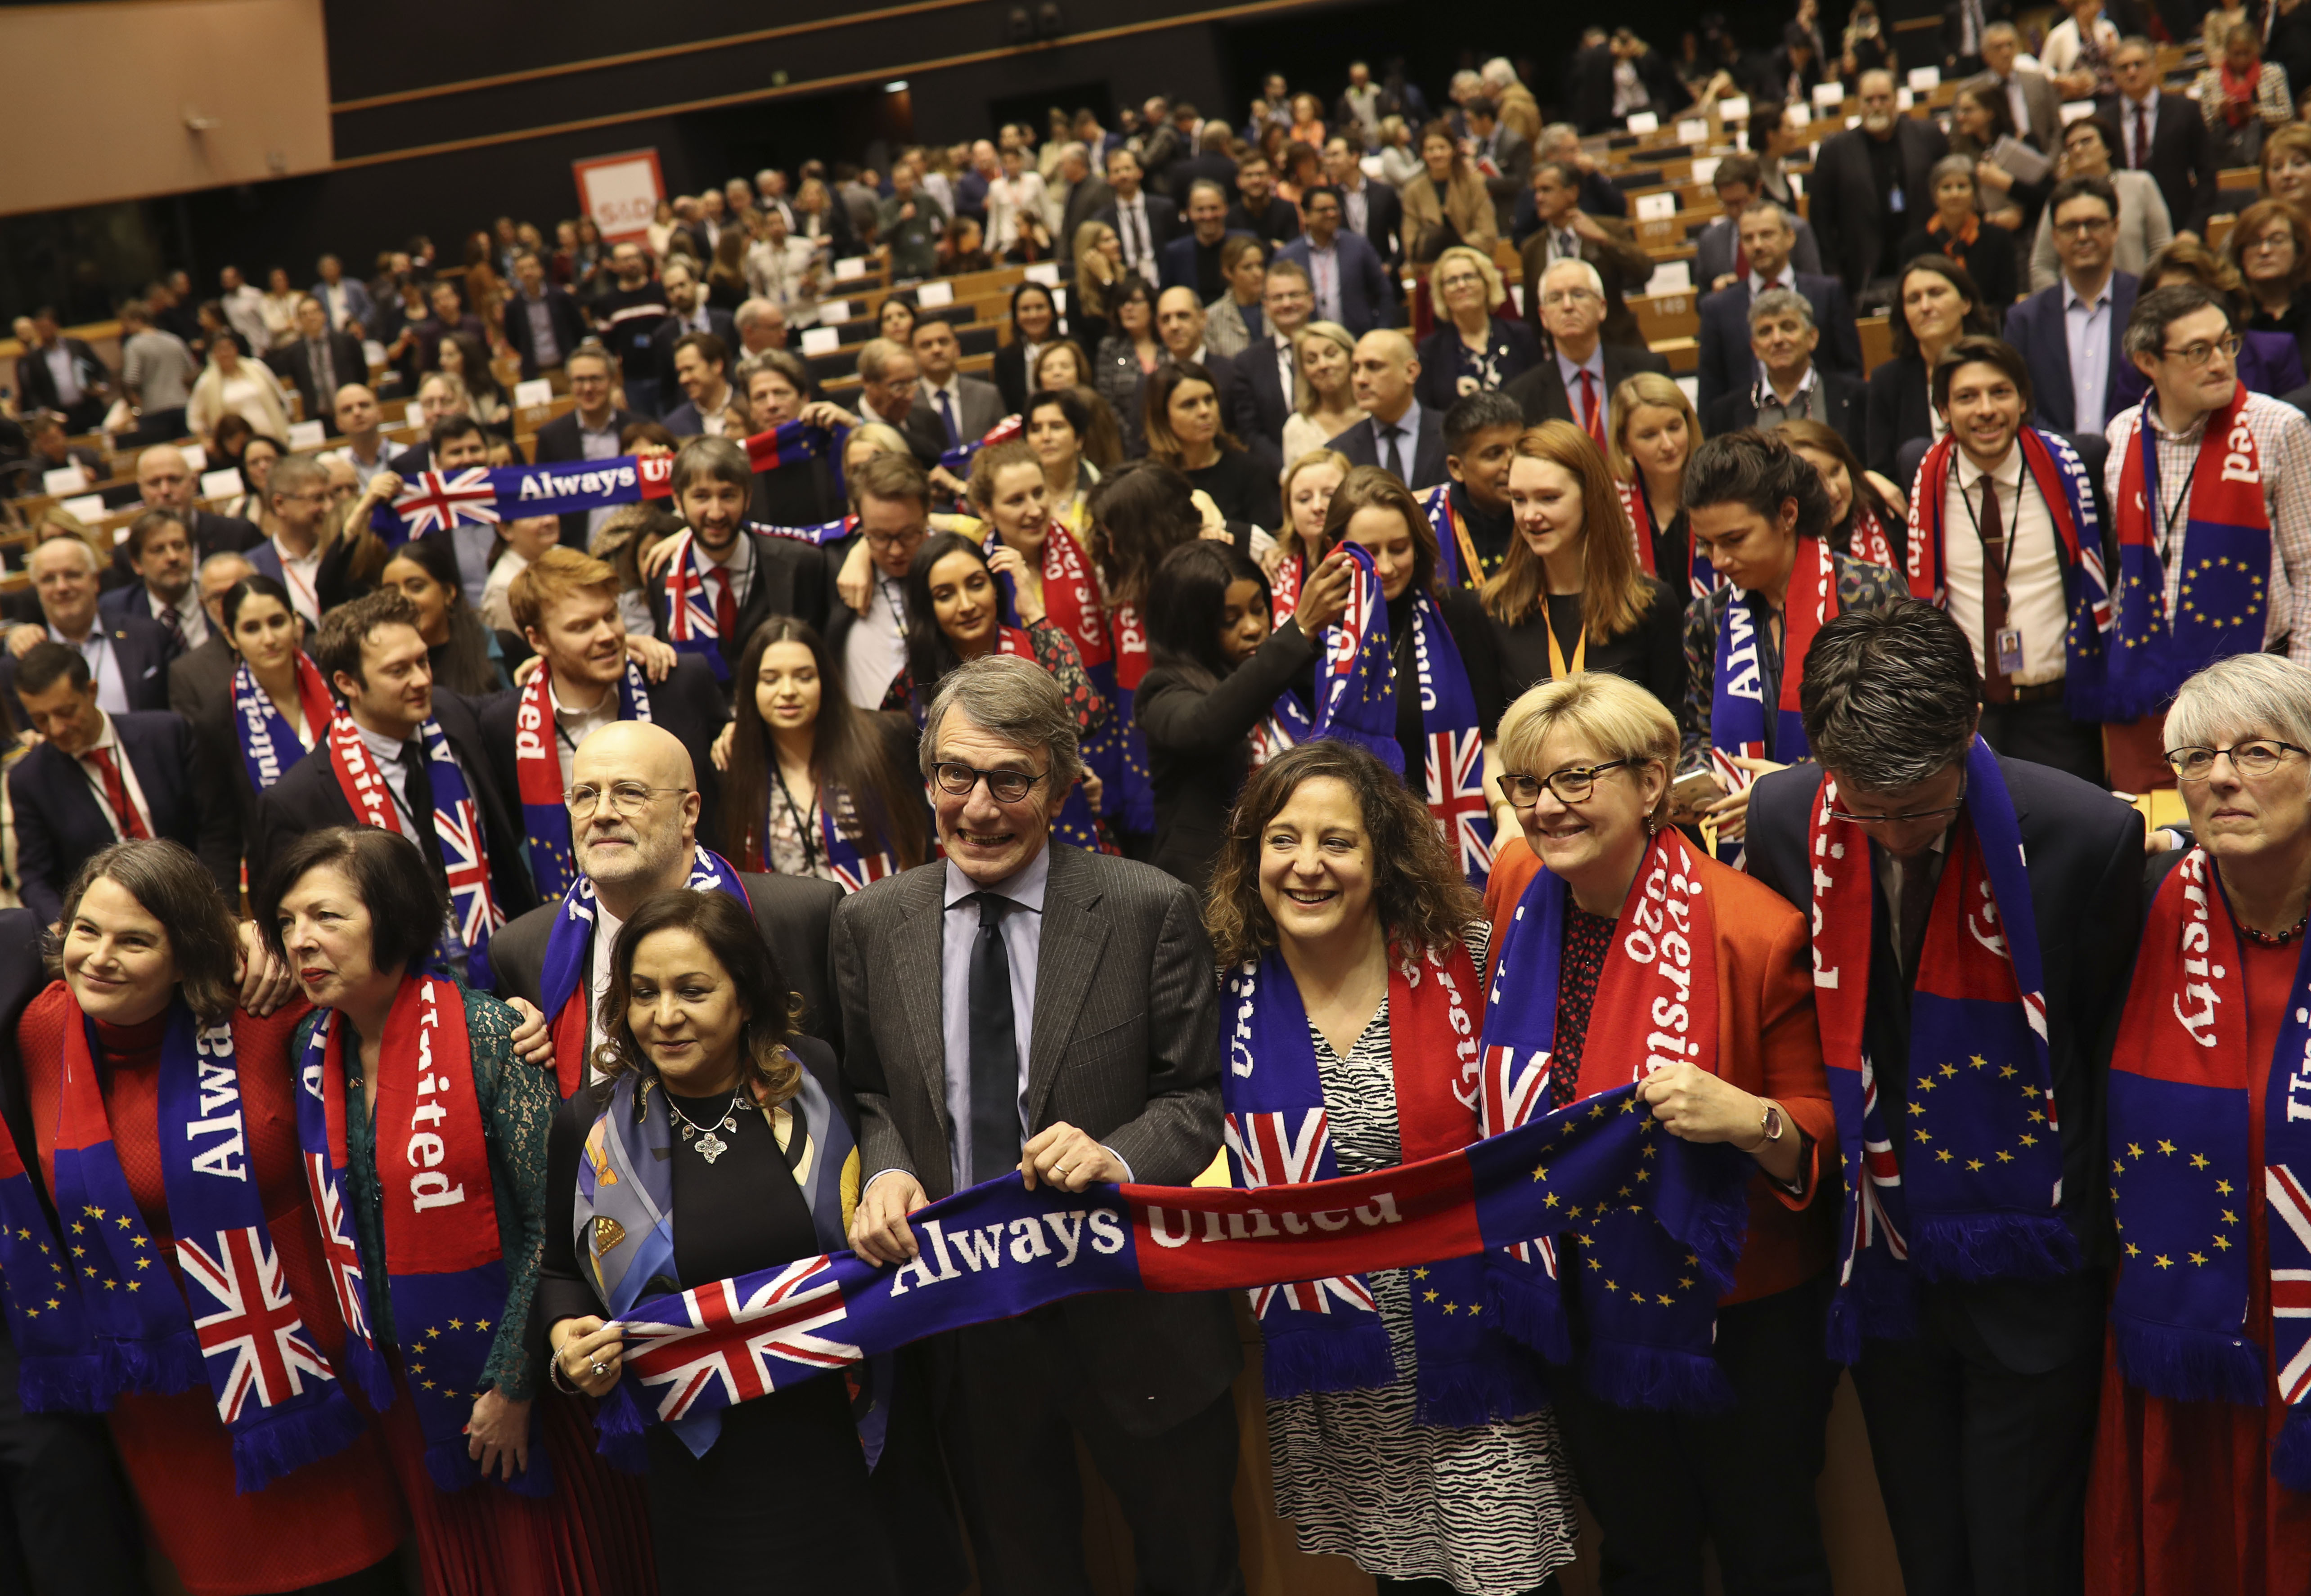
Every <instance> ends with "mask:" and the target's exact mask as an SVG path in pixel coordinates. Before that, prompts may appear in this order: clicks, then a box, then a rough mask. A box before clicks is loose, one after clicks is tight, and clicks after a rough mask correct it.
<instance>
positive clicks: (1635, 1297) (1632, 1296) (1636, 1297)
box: [1629, 1291, 1645, 1303]
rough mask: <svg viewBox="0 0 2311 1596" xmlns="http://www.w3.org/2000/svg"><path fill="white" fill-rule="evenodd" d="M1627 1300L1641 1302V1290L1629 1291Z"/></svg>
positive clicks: (1642, 1300) (1643, 1295)
mask: <svg viewBox="0 0 2311 1596" xmlns="http://www.w3.org/2000/svg"><path fill="white" fill-rule="evenodd" d="M1629 1300H1630V1301H1631V1302H1635V1303H1642V1302H1644V1300H1645V1294H1644V1292H1642V1291H1632V1292H1630V1293H1629Z"/></svg>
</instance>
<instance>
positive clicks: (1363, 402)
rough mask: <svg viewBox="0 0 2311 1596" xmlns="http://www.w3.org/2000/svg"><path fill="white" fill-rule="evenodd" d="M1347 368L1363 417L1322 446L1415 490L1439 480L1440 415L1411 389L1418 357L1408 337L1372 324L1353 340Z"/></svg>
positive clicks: (1441, 456)
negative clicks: (1382, 469) (1393, 475)
mask: <svg viewBox="0 0 2311 1596" xmlns="http://www.w3.org/2000/svg"><path fill="white" fill-rule="evenodd" d="M1349 369H1350V371H1351V373H1352V375H1353V380H1354V382H1355V384H1356V408H1357V409H1359V410H1361V411H1363V412H1365V419H1364V420H1363V421H1358V422H1357V423H1356V425H1355V426H1353V427H1351V428H1349V429H1347V431H1346V432H1343V433H1341V434H1340V435H1339V437H1338V438H1333V439H1332V440H1331V442H1330V443H1329V444H1327V445H1326V446H1325V447H1328V448H1334V449H1338V450H1339V451H1340V453H1341V454H1343V455H1347V457H1348V464H1351V465H1384V466H1386V467H1387V468H1388V469H1389V470H1390V471H1392V472H1394V473H1396V474H1397V476H1398V477H1399V478H1400V479H1401V480H1402V481H1403V482H1404V484H1405V486H1407V487H1408V488H1410V489H1412V490H1415V491H1416V492H1417V491H1419V490H1423V489H1427V488H1434V487H1436V486H1438V485H1440V484H1441V483H1443V481H1445V480H1446V473H1445V470H1444V418H1443V416H1440V415H1438V414H1437V413H1436V412H1435V411H1433V410H1428V409H1426V408H1424V407H1423V406H1422V404H1421V403H1420V401H1419V399H1418V398H1417V396H1416V395H1414V393H1413V384H1414V383H1416V382H1417V381H1418V380H1419V377H1420V357H1419V356H1418V355H1417V354H1416V353H1414V352H1413V348H1412V340H1411V339H1409V338H1407V337H1406V336H1405V335H1404V334H1402V333H1400V332H1398V331H1397V330H1396V329H1395V328H1393V327H1375V328H1374V330H1373V331H1371V332H1369V333H1366V334H1365V335H1364V336H1363V337H1361V338H1359V339H1357V340H1356V357H1355V359H1354V360H1353V361H1352V362H1351V363H1350V367H1349Z"/></svg>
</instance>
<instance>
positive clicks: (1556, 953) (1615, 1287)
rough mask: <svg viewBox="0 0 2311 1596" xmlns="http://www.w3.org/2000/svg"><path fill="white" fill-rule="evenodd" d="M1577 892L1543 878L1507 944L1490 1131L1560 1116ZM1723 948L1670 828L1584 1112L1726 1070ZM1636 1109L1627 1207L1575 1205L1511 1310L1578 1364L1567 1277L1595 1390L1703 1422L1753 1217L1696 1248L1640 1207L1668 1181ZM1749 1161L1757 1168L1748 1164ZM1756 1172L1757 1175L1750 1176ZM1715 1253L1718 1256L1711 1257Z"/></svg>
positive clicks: (1487, 1081)
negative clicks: (1568, 1326)
mask: <svg viewBox="0 0 2311 1596" xmlns="http://www.w3.org/2000/svg"><path fill="white" fill-rule="evenodd" d="M1571 898H1572V893H1571V891H1570V890H1569V889H1567V888H1566V886H1565V881H1564V880H1563V878H1562V877H1559V876H1557V874H1555V873H1554V872H1551V871H1550V870H1548V868H1547V867H1546V866H1544V867H1543V868H1542V869H1541V871H1540V872H1539V874H1537V875H1536V876H1534V877H1533V879H1532V882H1531V884H1530V886H1528V887H1526V889H1525V890H1524V896H1523V897H1522V898H1520V899H1519V900H1518V902H1517V907H1516V914H1515V915H1514V917H1513V919H1511V921H1510V922H1509V927H1508V930H1507V931H1506V932H1504V934H1503V936H1502V939H1501V948H1500V957H1499V961H1498V963H1497V965H1496V967H1495V969H1494V972H1493V984H1492V990H1491V992H1490V993H1488V995H1487V1004H1486V1010H1485V1032H1484V1040H1483V1047H1484V1051H1483V1061H1482V1064H1483V1077H1482V1084H1483V1092H1484V1104H1485V1128H1486V1130H1487V1132H1490V1133H1493V1134H1498V1133H1499V1132H1502V1131H1504V1130H1508V1129H1512V1128H1513V1127H1515V1126H1517V1125H1520V1124H1523V1123H1527V1122H1528V1121H1529V1120H1530V1118H1531V1117H1532V1116H1533V1115H1534V1114H1535V1113H1536V1112H1538V1111H1541V1110H1545V1109H1546V1108H1547V1107H1548V1101H1549V1092H1548V1080H1549V1075H1550V1071H1551V1070H1552V1067H1553V1066H1552V1063H1551V1060H1552V1058H1553V1055H1554V1054H1555V1052H1556V1048H1557V993H1558V988H1559V984H1560V981H1561V978H1562V974H1563V962H1564V955H1565V905H1566V904H1567V903H1568V902H1570V901H1571ZM1718 1047H1719V1042H1718V1035H1717V940H1716V932H1715V924H1714V914H1713V912H1712V908H1711V905H1710V900H1709V895H1708V892H1707V890H1706V889H1705V877H1704V875H1703V873H1702V865H1701V863H1700V860H1699V858H1698V856H1697V855H1696V854H1695V853H1694V851H1693V849H1692V847H1691V846H1689V845H1688V844H1687V842H1686V840H1685V837H1683V836H1682V835H1681V834H1680V833H1679V831H1678V830H1677V829H1676V828H1674V827H1669V828H1663V829H1661V831H1659V832H1657V833H1656V834H1655V835H1654V837H1653V842H1652V844H1651V845H1650V846H1648V847H1647V849H1646V851H1645V856H1644V860H1643V861H1642V862H1641V863H1639V864H1638V866H1637V875H1636V880H1635V884H1634V885H1632V887H1631V888H1630V889H1629V896H1628V898H1627V900H1626V902H1625V903H1623V905H1622V906H1621V913H1620V916H1619V918H1618V920H1617V921H1616V922H1615V924H1614V926H1613V936H1612V941H1611V942H1610V943H1609V946H1608V950H1607V952H1606V956H1605V967H1604V968H1603V970H1602V971H1600V973H1599V975H1598V978H1597V995H1596V999H1595V1002H1594V1003H1593V1005H1592V1008H1591V1010H1590V1019H1589V1030H1588V1033H1587V1035H1586V1036H1585V1037H1583V1041H1582V1048H1581V1073H1580V1076H1579V1078H1578V1080H1576V1081H1575V1083H1574V1092H1575V1094H1576V1096H1575V1099H1574V1107H1573V1108H1572V1109H1569V1110H1567V1111H1566V1112H1568V1113H1578V1112H1581V1105H1583V1104H1587V1105H1588V1106H1589V1108H1588V1112H1589V1113H1590V1114H1592V1115H1601V1114H1602V1113H1604V1112H1605V1104H1606V1102H1607V1101H1608V1100H1609V1095H1610V1094H1612V1093H1614V1092H1617V1091H1620V1090H1624V1089H1626V1088H1627V1087H1628V1086H1629V1085H1630V1084H1631V1083H1633V1082H1635V1081H1639V1080H1644V1078H1645V1077H1646V1076H1648V1075H1650V1074H1652V1073H1653V1071H1655V1070H1658V1069H1662V1068H1665V1067H1666V1066H1668V1065H1670V1064H1673V1063H1690V1064H1694V1065H1696V1066H1698V1067H1699V1068H1701V1069H1704V1070H1706V1071H1710V1072H1711V1073H1712V1074H1715V1073H1716V1072H1717V1063H1718ZM1623 1108H1624V1112H1629V1113H1635V1114H1639V1115H1645V1111H1644V1106H1643V1105H1642V1104H1639V1103H1637V1102H1636V1101H1635V1098H1634V1097H1632V1098H1630V1099H1628V1100H1627V1102H1626V1104H1625V1105H1624V1106H1623ZM1645 1124H1646V1127H1647V1130H1646V1134H1647V1135H1648V1136H1649V1137H1653V1138H1654V1139H1653V1140H1651V1141H1647V1142H1646V1144H1645V1145H1644V1148H1643V1149H1641V1150H1642V1153H1643V1158H1644V1161H1643V1162H1641V1163H1640V1165H1639V1167H1637V1168H1636V1169H1635V1171H1634V1172H1633V1173H1632V1174H1631V1175H1630V1177H1629V1180H1628V1182H1627V1184H1624V1185H1622V1186H1620V1187H1619V1188H1618V1190H1617V1191H1616V1192H1615V1193H1614V1197H1615V1198H1616V1201H1598V1202H1596V1203H1595V1204H1594V1205H1593V1206H1587V1207H1583V1206H1581V1205H1576V1206H1574V1208H1573V1209H1572V1210H1570V1211H1569V1213H1568V1215H1567V1218H1568V1220H1569V1221H1571V1222H1574V1223H1575V1224H1576V1225H1577V1228H1574V1229H1573V1230H1572V1231H1571V1232H1570V1234H1571V1236H1572V1238H1573V1242H1574V1245H1573V1246H1571V1247H1568V1248H1565V1250H1564V1251H1562V1252H1561V1253H1557V1254H1556V1256H1554V1257H1553V1258H1551V1260H1550V1267H1549V1268H1548V1271H1547V1272H1546V1273H1545V1274H1544V1275H1537V1276H1527V1277H1526V1278H1525V1279H1523V1280H1522V1281H1520V1282H1519V1284H1520V1285H1522V1287H1523V1289H1522V1291H1521V1292H1520V1293H1519V1294H1518V1295H1517V1296H1516V1297H1513V1298H1511V1299H1510V1300H1509V1302H1508V1303H1507V1304H1506V1305H1505V1306H1506V1307H1507V1309H1508V1311H1509V1312H1510V1314H1512V1317H1513V1322H1514V1323H1516V1324H1517V1325H1519V1326H1522V1328H1521V1329H1520V1331H1519V1334H1520V1335H1521V1336H1522V1339H1523V1340H1527V1341H1528V1342H1530V1344H1532V1345H1534V1346H1537V1347H1540V1348H1543V1349H1546V1350H1548V1352H1549V1353H1550V1355H1551V1356H1552V1357H1555V1358H1557V1360H1558V1361H1560V1362H1561V1361H1564V1360H1565V1359H1566V1358H1567V1357H1569V1356H1570V1350H1571V1349H1570V1342H1569V1337H1568V1336H1567V1334H1566V1332H1565V1327H1564V1324H1563V1313H1564V1310H1563V1307H1562V1306H1561V1305H1560V1302H1559V1297H1558V1286H1557V1281H1558V1279H1559V1271H1560V1269H1571V1270H1572V1271H1573V1273H1574V1279H1575V1282H1576V1283H1575V1284H1574V1286H1573V1287H1572V1288H1571V1289H1572V1291H1573V1293H1574V1297H1575V1299H1576V1300H1577V1301H1578V1303H1579V1305H1580V1312H1581V1314H1582V1318H1583V1323H1584V1324H1585V1325H1586V1327H1587V1329H1588V1331H1589V1359H1588V1382H1589V1386H1590V1389H1591V1390H1592V1391H1594V1392H1596V1393H1597V1394H1598V1395H1599V1396H1600V1397H1602V1398H1603V1399H1604V1400H1605V1401H1609V1402H1611V1403H1614V1404H1615V1405H1617V1406H1619V1407H1624V1408H1650V1409H1667V1410H1680V1411H1698V1410H1717V1409H1722V1408H1723V1407H1725V1406H1726V1405H1728V1404H1729V1403H1730V1402H1731V1400H1732V1397H1731V1389H1730V1388H1729V1387H1728V1386H1727V1385H1726V1383H1725V1376H1724V1375H1723V1373H1722V1371H1721V1370H1720V1369H1719V1368H1718V1366H1717V1360H1716V1358H1715V1357H1713V1356H1712V1354H1711V1348H1712V1346H1713V1345H1714V1341H1715V1339H1716V1326H1717V1299H1718V1297H1721V1296H1722V1295H1723V1294H1724V1292H1725V1291H1726V1290H1727V1289H1728V1288H1730V1287H1731V1285H1732V1279H1733V1269H1732V1265H1733V1262H1734V1260H1735V1259H1736V1258H1738V1257H1739V1255H1740V1236H1741V1230H1742V1226H1743V1225H1744V1223H1745V1222H1746V1215H1744V1216H1741V1217H1738V1218H1736V1219H1734V1220H1733V1222H1732V1224H1731V1226H1730V1227H1729V1228H1728V1232H1727V1235H1726V1237H1725V1245H1723V1246H1722V1247H1721V1248H1719V1249H1717V1250H1715V1251H1712V1250H1710V1249H1699V1248H1695V1247H1694V1246H1693V1245H1691V1243H1692V1239H1693V1238H1692V1237H1691V1236H1690V1235H1688V1234H1680V1235H1672V1234H1671V1232H1670V1230H1668V1229H1664V1228H1663V1224H1662V1222H1661V1219H1657V1218H1656V1217H1655V1216H1654V1215H1653V1213H1651V1212H1649V1211H1647V1210H1646V1209H1645V1207H1644V1203H1643V1202H1642V1201H1634V1200H1638V1199H1642V1198H1643V1197H1644V1195H1645V1194H1646V1188H1647V1187H1648V1186H1650V1185H1651V1184H1652V1183H1653V1181H1654V1180H1655V1179H1656V1178H1658V1177H1657V1176H1656V1175H1655V1173H1654V1167H1653V1163H1652V1161H1651V1160H1653V1158H1654V1157H1655V1155H1656V1152H1657V1150H1658V1148H1659V1144H1660V1142H1661V1141H1668V1140H1670V1138H1667V1137H1666V1136H1657V1135H1656V1134H1655V1132H1654V1131H1653V1118H1652V1116H1651V1115H1645ZM1740 1162H1741V1163H1742V1164H1744V1165H1749V1160H1748V1159H1742V1160H1740ZM1749 1167H1751V1168H1754V1165H1750V1166H1749ZM1705 1253H1706V1254H1707V1256H1705V1255H1704V1254H1705Z"/></svg>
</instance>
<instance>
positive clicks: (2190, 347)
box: [2158, 333, 2239, 371]
mask: <svg viewBox="0 0 2311 1596" xmlns="http://www.w3.org/2000/svg"><path fill="white" fill-rule="evenodd" d="M2238 351H2239V338H2238V334H2237V333H2233V334H2230V335H2229V336H2228V337H2224V338H2218V339H2216V340H2215V341H2214V342H2213V343H2206V342H2204V341H2203V340H2202V341H2201V342H2200V343H2186V344H2185V345H2184V346H2183V347H2182V348H2180V349H2167V348H2164V347H2162V348H2160V350H2159V351H2158V352H2159V353H2160V354H2162V355H2164V356H2166V357H2167V359H2168V360H2180V361H2182V362H2183V364H2185V366H2188V367H2190V368H2191V369H2193V371H2195V370H2197V369H2199V368H2201V367H2202V366H2204V365H2206V364H2208V363H2209V362H2210V361H2211V360H2213V359H2214V358H2215V357H2216V356H2217V355H2218V354H2219V355H2221V356H2222V357H2223V359H2225V360H2235V359H2237V355H2238Z"/></svg>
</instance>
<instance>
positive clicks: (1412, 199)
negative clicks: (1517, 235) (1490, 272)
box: [1400, 122, 1500, 265]
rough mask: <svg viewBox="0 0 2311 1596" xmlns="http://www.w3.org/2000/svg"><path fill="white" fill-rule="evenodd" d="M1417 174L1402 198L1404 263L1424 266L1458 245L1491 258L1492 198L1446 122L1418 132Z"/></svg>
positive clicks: (1495, 239)
mask: <svg viewBox="0 0 2311 1596" xmlns="http://www.w3.org/2000/svg"><path fill="white" fill-rule="evenodd" d="M1400 198H1401V199H1402V201H1403V204H1404V258H1405V260H1406V261H1407V262H1408V264H1410V265H1427V264H1428V263H1429V262H1431V261H1434V260H1435V259H1436V258H1437V257H1439V256H1442V255H1443V253H1444V252H1445V251H1446V250H1447V249H1450V248H1452V247H1453V246H1454V245H1456V244H1466V245H1467V246H1468V247H1469V248H1471V249H1474V250H1476V251H1477V252H1478V254H1480V255H1483V256H1487V258H1489V257H1490V256H1491V255H1492V253H1493V246H1494V245H1495V244H1497V243H1499V242H1500V228H1499V223H1498V221H1497V220H1496V217H1495V214H1494V212H1493V196H1492V195H1490V194H1488V193H1487V192H1486V189H1485V180H1484V179H1483V178H1480V177H1478V175H1477V169H1476V168H1474V167H1472V166H1470V165H1469V160H1468V157H1467V156H1465V155H1463V154H1462V153H1461V143H1460V141H1459V140H1457V139H1455V138H1454V137H1453V136H1452V128H1451V127H1449V126H1446V125H1445V124H1444V123H1443V122H1431V123H1430V124H1428V126H1426V127H1424V128H1422V129H1421V130H1420V175H1419V176H1418V177H1417V178H1413V179H1412V180H1411V181H1410V182H1408V183H1407V184H1406V185H1405V186H1404V187H1403V190H1402V192H1401V195H1400Z"/></svg>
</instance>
